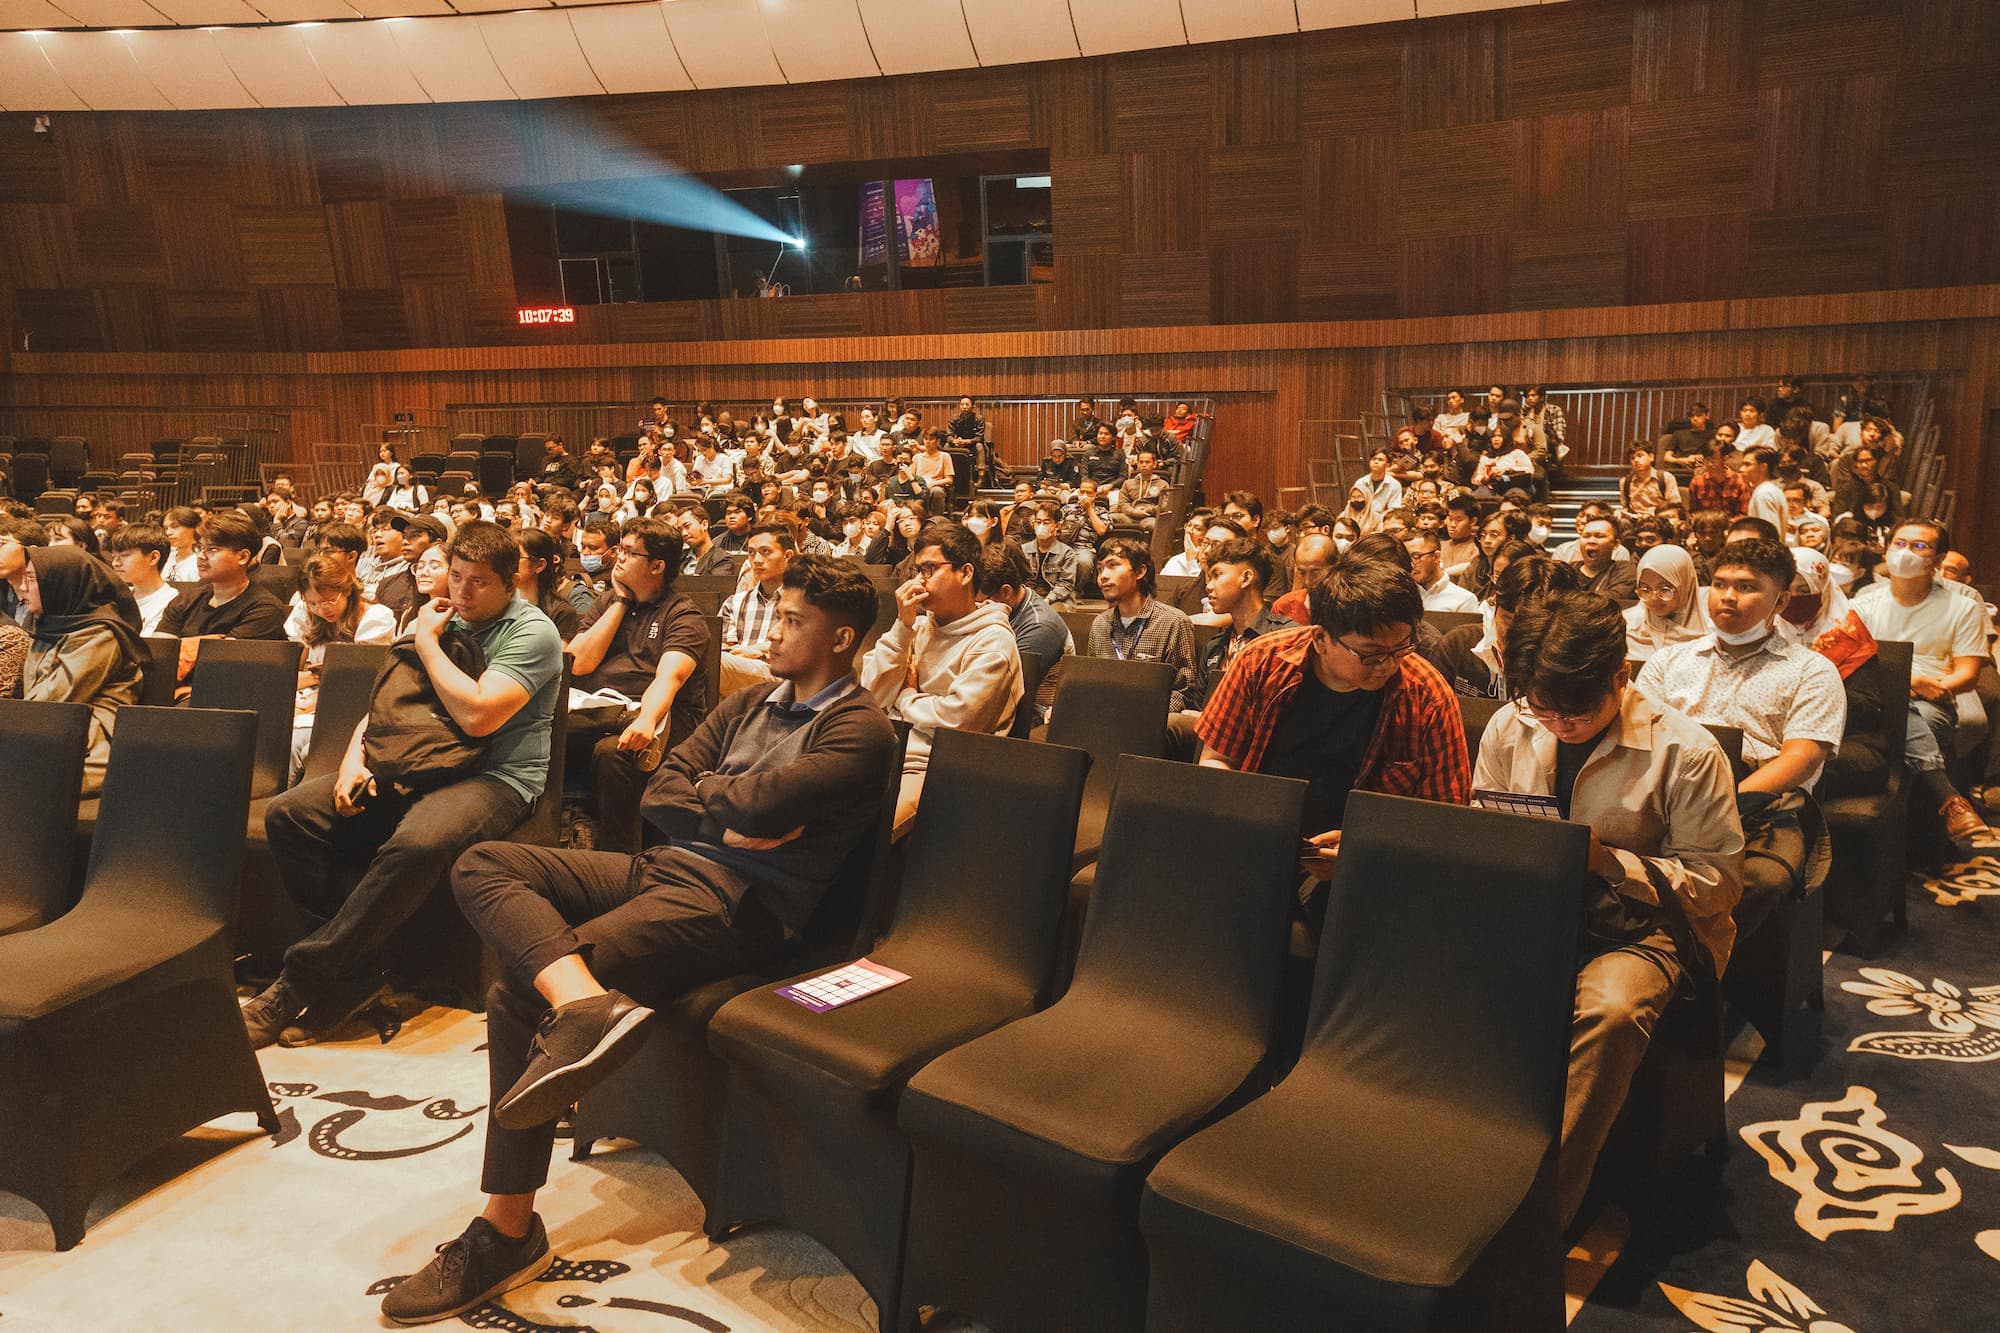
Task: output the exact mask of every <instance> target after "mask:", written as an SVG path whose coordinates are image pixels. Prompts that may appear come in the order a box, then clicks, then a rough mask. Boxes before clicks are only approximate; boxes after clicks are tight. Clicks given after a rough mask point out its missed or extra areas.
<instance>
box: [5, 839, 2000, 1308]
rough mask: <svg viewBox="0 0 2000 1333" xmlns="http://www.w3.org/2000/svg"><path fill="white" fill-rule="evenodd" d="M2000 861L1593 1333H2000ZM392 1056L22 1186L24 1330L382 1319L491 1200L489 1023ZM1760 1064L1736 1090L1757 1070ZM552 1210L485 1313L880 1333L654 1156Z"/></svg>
mask: <svg viewBox="0 0 2000 1333" xmlns="http://www.w3.org/2000/svg"><path fill="white" fill-rule="evenodd" d="M1987 899H1994V900H2000V849H1994V854H1990V855H1983V856H1980V857H1978V858H1975V859H1974V860H1973V861H1971V862H1968V863H1966V864H1964V865H1960V866H1957V867H1954V868H1953V869H1952V871H1951V872H1950V873H1949V874H1947V875H1946V876H1945V877H1943V878H1942V879H1940V880H1933V881H1927V882H1926V883H1925V884H1924V886H1923V888H1921V889H1918V890H1913V894H1912V902H1911V912H1910V931H1909V934H1908V936H1907V937H1905V938H1904V939H1901V940H1899V941H1896V942H1894V943H1892V944H1891V945H1890V947H1889V948H1888V949H1887V950H1886V951H1885V953H1884V956H1883V957H1882V958H1880V959H1877V960H1874V961H1873V962H1864V961H1860V960H1856V959H1853V958H1850V957H1848V956H1846V955H1843V954H1835V955H1833V956H1832V957H1831V958H1830V959H1829V960H1828V962H1827V965H1826V983H1827V1002H1828V1012H1827V1022H1826V1028H1827V1046H1826V1054H1825V1056H1824V1057H1823V1058H1822V1059H1821V1061H1820V1063H1819V1065H1818V1067H1817V1068H1816V1069H1815V1071H1814V1072H1813V1074H1812V1076H1811V1077H1810V1078H1808V1079H1806V1080H1803V1081H1800V1082H1795V1083H1787V1082H1785V1081H1784V1080H1782V1079H1781V1078H1779V1077H1778V1076H1777V1075H1776V1074H1775V1073H1774V1072H1772V1071H1770V1070H1768V1069H1766V1068H1765V1067H1763V1066H1761V1065H1757V1066H1752V1065H1750V1064H1749V1061H1750V1059H1751V1058H1752V1057H1754V1054H1755V1051H1756V1049H1757V1048H1756V1041H1755V1036H1754V1034H1751V1033H1748V1032H1745V1033H1743V1034H1741V1036H1740V1037H1739V1040H1738V1043H1737V1045H1736V1046H1735V1047H1734V1048H1732V1049H1733V1054H1734V1055H1735V1056H1736V1057H1737V1058H1738V1060H1737V1068H1736V1070H1735V1075H1736V1076H1735V1077H1732V1080H1731V1083H1732V1095H1731V1098H1730V1102H1729V1121H1730V1128H1731V1131H1732V1133H1733V1134H1734V1135H1735V1136H1736V1142H1735V1144H1734V1151H1733V1152H1732V1153H1731V1155H1730V1158H1729V1161H1728V1162H1727V1164H1726V1165H1725V1167H1724V1169H1723V1174H1722V1185H1723V1188H1722V1190H1721V1191H1720V1193H1719V1194H1718V1196H1717V1199H1716V1208H1717V1212H1716V1215H1715V1217H1714V1218H1713V1226H1712V1229H1711V1230H1710V1231H1709V1233H1708V1234H1710V1235H1712V1236H1713V1237H1715V1239H1713V1240H1711V1241H1709V1242H1708V1243H1706V1244H1704V1245H1702V1246H1700V1247H1699V1248H1697V1249H1694V1250H1691V1251H1689V1252H1686V1253H1683V1254H1679V1255H1675V1256H1672V1257H1670V1258H1666V1259H1660V1258H1657V1257H1646V1258H1642V1257H1641V1256H1638V1255H1634V1254H1621V1252H1620V1251H1621V1246H1622V1241H1623V1227H1622V1219H1620V1218H1618V1217H1617V1216H1615V1215H1612V1216H1609V1217H1606V1218H1603V1219H1600V1222H1599V1224H1598V1225H1597V1226H1595V1227H1593V1228H1592V1229H1591V1231H1590V1232H1589V1234H1587V1235H1586V1236H1585V1238H1584V1240H1583V1241H1582V1242H1581V1243H1580V1244H1579V1246H1578V1247H1577V1249H1576V1250H1575V1251H1574V1252H1573V1253H1572V1255H1571V1261H1570V1265H1569V1274H1570V1288H1571V1300H1570V1310H1571V1315H1572V1320H1571V1326H1572V1327H1573V1328H1575V1329H1578V1330H1582V1331H1583V1333H1627V1331H1628V1330H1639V1329H1644V1330H1673V1331H1675V1333H1679V1331H1680V1330H1687V1329H1702V1330H1710V1331H1711V1333H1759V1331H1761V1330H1767V1329H1768V1330H1798V1331H1799V1333H1808V1331H1809V1333H1844V1331H1845V1330H1868V1331H1869V1333H1876V1331H1878V1330H1886V1331H1888V1333H1919V1331H1922V1333H1961V1331H1963V1333H1975V1331H1979V1330H1988V1329H1994V1328H2000V1313H1996V1312H2000V1096H1996V1093H2000V948H1996V944H2000V923H1996V921H1995V919H1994V916H1995V913H1996V911H2000V901H1995V902H1994V903H1992V904H1990V905H1989V904H1988V903H1987V902H1986V901H1985V900H1987ZM406 1009H407V1011H408V1012H407V1013H406V1015H405V1019H404V1023H403V1027H402V1030H401V1031H400V1032H399V1033H397V1034H396V1035H395V1037H394V1040H393V1041H391V1042H389V1043H388V1044H383V1043H382V1042H381V1041H380V1040H379V1038H378V1037H376V1036H375V1035H373V1034H370V1033H368V1032H366V1031H362V1030H358V1029H357V1031H356V1034H355V1037H354V1039H352V1040H347V1041H341V1042H336V1043H332V1044H329V1045H325V1046H320V1047H316V1048H311V1049H304V1050H295V1051H294V1050H283V1049H279V1048H272V1049H271V1050H269V1051H267V1052H265V1053H264V1070H265V1074H266V1077H267V1078H269V1079H270V1081H271V1088H272V1093H273V1095H274V1097H275V1098H276V1100H277V1105H278V1108H279V1112H280V1115H281V1117H282V1119H283V1122H284V1126H283V1131H282V1132H281V1133H280V1134H279V1135H278V1137H277V1138H276V1139H270V1138H266V1137H264V1136H263V1135H262V1134H260V1133H258V1132H257V1130H256V1127H255V1126H254V1124H252V1123H251V1121H250V1120H249V1118H248V1117H247V1116H245V1117H234V1118H231V1119H227V1120H222V1121H217V1122H216V1123H214V1124H213V1125H210V1126H206V1127H204V1128H203V1129H202V1130H200V1131H198V1132H197V1133H195V1134H193V1135H190V1136H188V1137H187V1138H185V1139H183V1140H182V1141H181V1142H180V1143H179V1144H177V1145H175V1147H173V1148H172V1149H170V1150H169V1151H167V1152H164V1153H162V1154H159V1155H156V1156H155V1157H154V1158H152V1159H150V1160H148V1161H147V1162H145V1163H143V1164H142V1165H141V1166H140V1167H138V1168H136V1169H135V1170H134V1171H133V1172H131V1173H130V1174H129V1175H128V1176H127V1177H126V1178H125V1179H124V1180H122V1181H121V1182H120V1183H119V1185H118V1186H117V1187H116V1188H115V1189H114V1190H112V1191H110V1192H107V1194H106V1196H105V1197H104V1198H102V1199H101V1200H100V1201H99V1203H98V1205H97V1208H96V1209H95V1210H94V1211H93V1213H92V1216H91V1221H90V1232H89V1234H88V1235H87V1236H86V1238H85V1239H84V1242H83V1243H82V1244H81V1245H80V1246H78V1247H77V1248H76V1249H75V1250H73V1251H71V1252H70V1253H68V1254H56V1253H54V1252H53V1251H52V1249H51V1246H52V1237H51V1234H50V1232H49V1229H48V1225H47V1223H46V1222H45V1221H44V1220H43V1218H42V1217H41V1215H40V1213H39V1212H37V1211H36V1210H35V1209H34V1208H32V1207H31V1206H30V1205H28V1204H26V1203H25V1202H23V1201H21V1200H19V1199H16V1198H14V1197H13V1196H10V1195H0V1333H96V1331H97V1330H113V1329H115V1330H120V1331H121V1333H128V1331H129V1333H143V1331H148V1330H163V1331H165V1330H172V1331H173V1333H183V1331H185V1330H195V1329H200V1330H204V1331H209V1330H216V1331H222V1333H229V1331H233V1330H239V1329H240V1330H252V1329H254V1330H257V1331H258V1333H278V1331H280V1330H297V1331H298V1333H321V1331H322V1330H324V1331H328V1333H331V1331H334V1330H346V1329H362V1328H374V1327H380V1326H382V1324H381V1321H380V1319H379V1316H378V1314H377V1311H376V1306H377V1302H378V1300H379V1296H380V1290H381V1287H382V1285H383V1284H384V1283H385V1282H386V1280H387V1279H390V1278H393V1277H395V1276H398V1275H400V1274H404V1273H408V1272H411V1271H413V1270H415V1269H416V1268H418V1267H420V1266H422V1265H423V1264H424V1263H426V1262H428V1261H429V1259H430V1257H431V1251H432V1247H433V1246H435V1245H437V1244H438V1243H440V1242H442V1241H444V1240H447V1239H449V1238H450V1237H452V1236H454V1235H456V1234H457V1233H458V1231H459V1230H460V1229H461V1228H462V1227H463V1226H464V1224H465V1222H466V1220H467V1219H468V1218H469V1217H470V1215H471V1211H472V1209H473V1208H474V1207H476V1204H477V1195H476V1193H475V1190H476V1186H477V1181H478V1169H479V1152H480V1136H481V1129H482V1127H483V1124H484V1117H485V1107H484V1103H485V1099H486V1086H485V1082H486V1080H485V1059H484V1055H483V1053H482V1051H481V1043H482V1042H483V1041H484V1038H485V1029H484V1025H483V1022H482V1021H481V1019H480V1018H479V1017H478V1016H477V1015H474V1014H468V1013H465V1012H463V1011H460V1010H454V1009H443V1008H423V1007H421V1006H419V1005H417V1004H415V1003H411V1004H408V1005H406ZM1739 1080H1740V1081H1739ZM542 1211H543V1216H544V1217H545V1218H546V1219H547V1221H548V1224H549V1231H550V1237H551V1239H552V1241H553V1242H554V1245H555V1249H556V1252H557V1253H558V1255H560V1256H561V1261H560V1262H559V1263H558V1264H557V1266H556V1267H555V1268H554V1269H552V1270H551V1272H550V1274H549V1275H548V1276H547V1277H545V1278H544V1279H543V1280H541V1281H539V1282H536V1283H533V1284H531V1285H530V1286H528V1287H526V1288H524V1289H522V1290H521V1291H518V1292H515V1293H513V1294H511V1295H509V1296H508V1297H506V1298H505V1299H504V1301H502V1302H499V1303H497V1304H493V1305H488V1306H484V1307H481V1308H480V1309H478V1310H475V1311H473V1312H471V1313H469V1314H467V1315H466V1316H464V1318H463V1320H462V1322H461V1323H457V1324H449V1325H447V1327H461V1326H471V1327H473V1328H481V1329H500V1330H510V1331H518V1333H539V1331H540V1330H543V1329H582V1328H589V1329H595V1330H598V1333H626V1330H633V1331H634V1333H637V1331H639V1330H657V1329H668V1328H673V1327H681V1328H687V1327H693V1328H700V1329H705V1330H710V1333H720V1331H721V1330H754V1329H777V1330H847V1329H856V1330H862V1329H872V1328H873V1327H874V1320H875V1307H874V1303H873V1302H872V1301H870V1300H869V1299H868V1298H867V1296H866V1295H865V1294H864V1293H863V1292H862V1290H861V1288H860V1286H859V1284H857V1283H856V1282H855V1281H854V1280H853V1279H852V1278H851V1277H849V1276H848V1275H847V1273H846V1272H845V1271H844V1270H843V1269H842V1268H841V1266H840V1265H839V1263H838V1262H836V1261H835V1260H834V1259H833V1258H832V1257H831V1256H830V1255H829V1254H827V1252H826V1251H825V1250H823V1249H821V1248H820V1247H819V1246H818V1245H816V1244H814V1243H813V1242H812V1241H810V1240H809V1239H807V1238H806V1237H804V1236H802V1235H800V1234H798V1233H796V1232H792V1231H787V1230H783V1229H778V1228H766V1229H762V1230H755V1231H750V1232H747V1233H745V1234H743V1235H741V1236H738V1237H735V1238H732V1239H731V1240H730V1241H729V1242H728V1243H726V1244H723V1245H713V1244H711V1243H709V1242H708V1241H707V1240H706V1239H705V1238H704V1237H703V1236H702V1234H701V1232H700V1230H699V1221H700V1216H699V1209H698V1206H697V1204H696V1202H695V1200H694V1197H693V1195H692V1194H691V1193H689V1191H688V1190H687V1188H686V1186H685V1185H684V1184H683V1183H682V1182H681V1179H680V1177H679V1176H678V1175H676V1174H675V1173H674V1172H673V1170H672V1169H671V1168H669V1167H667V1166H666V1164H665V1163H664V1162H662V1161H661V1160H660V1159H659V1158H658V1157H657V1156H655V1155H653V1154H651V1153H648V1152H644V1151H640V1150H627V1151H622V1152H606V1151H605V1150H604V1148H603V1146H600V1148H599V1151H598V1153H597V1155H596V1156H594V1157H593V1158H592V1159H590V1160H589V1161H587V1162H582V1163H572V1162H570V1161H569V1160H568V1157H567V1154H566V1152H564V1151H563V1149H562V1146H561V1145H559V1146H558V1152H557V1158H556V1162H555V1165H554V1173H553V1175H552V1177H551V1182H550V1187H549V1189H548V1191H547V1192H546V1193H545V1194H544V1195H543V1199H542Z"/></svg>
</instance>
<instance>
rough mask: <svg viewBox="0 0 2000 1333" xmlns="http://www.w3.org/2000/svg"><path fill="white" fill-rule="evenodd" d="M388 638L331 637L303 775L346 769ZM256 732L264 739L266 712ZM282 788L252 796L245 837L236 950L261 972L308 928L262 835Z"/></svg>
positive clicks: (269, 968) (307, 777)
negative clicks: (342, 763)
mask: <svg viewBox="0 0 2000 1333" xmlns="http://www.w3.org/2000/svg"><path fill="white" fill-rule="evenodd" d="M388 655H389V646H388V645H387V644H384V643H330V644H328V645H327V646H326V656H325V658H324V659H323V660H322V661H321V663H320V677H319V697H318V699H317V700H316V701H315V703H314V707H313V725H312V739H311V740H309V741H308V742H307V743H306V758H305V765H304V767H303V768H302V769H301V770H300V772H299V781H301V782H310V781H311V780H312V779H314V778H323V777H331V776H333V775H334V774H335V773H337V772H339V771H340V761H341V759H342V757H343V756H344V755H345V754H346V753H347V745H348V742H349V741H350V740H352V739H353V737H354V728H355V727H356V726H358V725H359V724H360V722H361V719H362V718H364V717H366V716H367V715H368V704H369V701H370V697H371V696H372V695H373V693H374V688H375V677H376V676H378V675H380V674H381V671H382V663H383V662H384V661H385V660H386V659H387V658H388ZM258 740H259V742H260V743H261V742H262V740H263V731H262V723H261V718H260V722H259V731H258ZM285 740H286V758H287V760H289V758H290V749H291V729H290V726H289V724H287V728H286V732H285ZM278 795H279V793H272V794H270V795H267V796H262V797H258V798H256V799H254V800H252V801H251V802H250V816H249V820H248V822H247V825H246V828H245V835H244V843H243V889H242V893H241V894H240V895H239V898H238V906H237V912H236V933H235V936H234V942H235V950H236V954H237V956H238V957H245V956H247V957H249V958H250V959H252V960H253V961H252V964H251V967H250V970H251V971H252V972H253V973H254V974H256V975H259V976H262V975H264V974H265V973H266V972H268V973H269V974H270V975H273V976H275V975H276V974H277V964H278V962H279V961H280V960H281V959H282V958H283V957H284V953H285V950H286V949H288V948H290V947H291V946H292V944H293V943H294V942H296V941H297V940H298V938H299V937H300V936H301V935H303V934H304V933H305V922H304V921H303V920H302V919H301V918H300V917H299V911H298V908H297V907H296V906H294V905H293V903H292V900H291V899H290V898H289V897H287V896H286V894H285V891H284V887H283V886H282V885H281V884H280V883H279V881H278V868H277V866H276V865H275V864H274V863H273V862H272V860H271V844H270V842H269V841H268V840H267V839H266V838H265V837H264V812H265V811H266V810H268V809H270V806H271V802H272V801H273V800H275V799H276V798H277V796H278Z"/></svg>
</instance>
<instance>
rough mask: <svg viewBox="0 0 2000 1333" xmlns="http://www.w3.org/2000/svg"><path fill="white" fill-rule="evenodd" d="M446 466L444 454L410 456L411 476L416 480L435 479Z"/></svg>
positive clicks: (426, 480)
mask: <svg viewBox="0 0 2000 1333" xmlns="http://www.w3.org/2000/svg"><path fill="white" fill-rule="evenodd" d="M444 468H445V456H444V455H443V454H413V455H411V457H410V477H411V479H412V480H414V481H422V482H431V481H435V480H437V475H438V473H440V472H442V471H444Z"/></svg>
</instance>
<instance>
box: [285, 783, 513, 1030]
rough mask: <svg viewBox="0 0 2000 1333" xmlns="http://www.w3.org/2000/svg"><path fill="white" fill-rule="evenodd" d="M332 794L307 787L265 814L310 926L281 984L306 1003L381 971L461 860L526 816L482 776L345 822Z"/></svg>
mask: <svg viewBox="0 0 2000 1333" xmlns="http://www.w3.org/2000/svg"><path fill="white" fill-rule="evenodd" d="M333 784H334V779H333V778H330V777H327V778H317V779H315V780H313V781H311V782H302V783H300V784H299V785H298V786H296V787H294V788H292V789H291V790H290V791H288V792H286V793H284V794H283V795H282V796H279V797H277V798H276V799H275V800H273V801H272V802H271V804H270V806H269V807H268V809H267V810H266V811H265V814H264V833H265V836H266V837H267V838H268V839H269V840H270V844H271V859H272V860H273V861H275V862H276V863H277V867H278V877H279V879H280V881H281V882H282V883H283V884H284V886H285V892H286V894H287V895H289V896H290V897H291V899H292V901H293V902H295V903H297V904H298V906H299V911H300V912H301V913H302V914H303V915H304V916H305V918H306V920H307V921H308V922H309V923H310V924H311V929H310V930H309V931H308V932H307V934H306V936H305V938H304V939H302V940H300V941H299V942H298V943H296V944H294V945H293V946H292V947H291V948H290V949H287V950H286V951H285V975H286V977H287V979H289V980H290V981H292V982H293V983H294V984H295V985H296V986H297V987H298V988H299V990H300V991H302V992H303V993H304V995H305V996H306V998H307V999H311V998H313V997H314V996H315V995H325V994H327V993H328V992H329V991H332V990H335V989H337V988H339V987H341V986H342V985H345V984H348V983H351V982H353V981H355V980H356V979H357V978H359V977H361V976H363V975H365V974H366V973H367V972H368V971H369V970H370V969H372V968H375V967H378V966H380V960H381V957H382V950H383V947H384V946H385V945H386V944H387V943H388V942H389V938H390V937H391V936H392V935H394V934H395V933H396V929H397V927H399V926H401V925H402V924H403V923H404V922H405V921H407V920H409V919H410V917H411V916H412V915H413V914H414V913H415V912H416V910H417V909H418V908H419V907H422V906H423V904H424V899H426V898H427V897H429V896H430V894H431V892H432V890H434V889H435V888H437V886H438V884H439V883H440V882H441V880H442V879H443V877H444V873H445V871H447V870H449V869H450V868H451V863H452V862H453V861H455V860H457V859H458V855H459V853H460V852H463V851H464V850H465V849H466V848H467V847H470V846H472V844H474V843H476V842H485V841H486V840H488V839H490V838H501V837H505V836H506V835H507V834H509V833H511V832H513V831H514V830H515V829H516V828H518V827H519V826H520V823H521V821H522V820H523V819H525V818H526V817H527V814H528V803H527V802H526V801H524V800H522V799H521V797H520V795H519V793H517V792H516V791H515V790H514V789H513V788H512V787H509V786H508V785H507V784H506V783H504V782H502V781H501V780H500V779H499V778H496V777H489V776H480V777H473V778H467V779H465V780H464V781H462V782H454V783H452V784H450V785H449V786H445V787H440V788H438V789H437V790H436V791H433V792H426V793H425V794H423V795H421V796H415V797H411V796H399V795H397V794H396V793H395V792H393V791H384V792H382V793H380V794H379V795H376V796H371V797H369V798H368V802H367V804H366V805H364V806H363V807H362V809H361V812H360V813H359V814H357V815H354V816H353V817H351V818H342V817H341V816H340V815H338V814H336V813H335V812H334V808H333Z"/></svg>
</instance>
